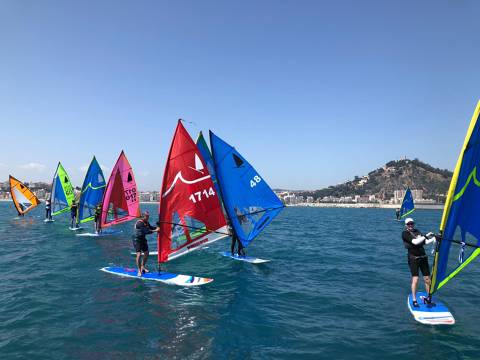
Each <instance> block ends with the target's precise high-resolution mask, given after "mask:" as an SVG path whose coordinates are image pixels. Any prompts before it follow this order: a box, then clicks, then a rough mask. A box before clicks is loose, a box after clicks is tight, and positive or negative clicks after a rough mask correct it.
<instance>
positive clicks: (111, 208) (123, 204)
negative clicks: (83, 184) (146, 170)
mask: <svg viewBox="0 0 480 360" xmlns="http://www.w3.org/2000/svg"><path fill="white" fill-rule="evenodd" d="M139 216H140V206H139V201H138V191H137V184H136V183H135V178H134V176H133V170H132V167H131V166H130V163H129V162H128V160H127V157H126V156H125V154H124V152H123V151H122V152H121V154H120V156H119V157H118V160H117V163H116V164H115V166H114V168H113V170H112V173H111V174H110V178H109V179H108V183H107V188H106V190H105V194H104V196H103V201H102V217H101V227H107V226H111V225H115V224H118V223H122V222H125V221H129V220H132V219H134V218H137V217H139Z"/></svg>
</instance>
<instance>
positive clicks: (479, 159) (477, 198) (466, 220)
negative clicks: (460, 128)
mask: <svg viewBox="0 0 480 360" xmlns="http://www.w3.org/2000/svg"><path fill="white" fill-rule="evenodd" d="M479 115H480V101H479V102H478V104H477V107H476V109H475V111H474V113H473V116H472V119H471V121H470V125H469V127H468V130H467V134H466V136H465V141H464V143H463V146H462V149H461V151H460V155H459V157H458V160H457V164H456V166H455V170H454V172H453V176H452V180H451V182H450V187H449V190H448V194H447V199H446V201H445V207H444V211H443V215H442V221H441V224H440V233H441V235H442V238H441V240H440V243H439V244H438V246H437V249H436V251H435V258H434V266H433V272H432V285H431V293H434V292H436V291H437V290H438V289H440V288H441V287H443V286H444V285H445V284H446V283H448V282H449V281H450V280H451V279H453V278H454V277H455V276H456V275H458V274H459V273H460V272H461V271H462V270H463V269H464V268H465V267H466V266H467V265H468V264H470V263H471V262H472V261H473V260H474V259H475V258H476V257H477V256H478V255H479V254H480V250H479V249H478V248H477V249H475V250H474V251H472V252H471V253H470V254H469V255H468V256H467V257H466V258H464V259H463V256H462V257H461V260H462V259H463V261H462V262H461V263H460V264H454V263H453V261H454V260H453V259H454V258H455V257H454V256H453V254H450V253H451V250H452V244H456V243H458V242H460V244H461V245H467V244H468V245H476V246H480V222H479V221H478V215H479V213H480V182H479V181H478V180H477V178H476V176H477V175H476V173H477V166H479V165H480V146H479V141H480V123H479V121H478V118H479ZM458 233H460V237H461V240H460V241H458V240H454V239H455V237H456V234H458ZM472 237H473V238H474V239H475V241H474V242H473V243H472V241H468V240H470V239H471V238H472ZM475 242H476V244H474V243H475ZM468 245H467V246H468ZM462 250H463V249H462Z"/></svg>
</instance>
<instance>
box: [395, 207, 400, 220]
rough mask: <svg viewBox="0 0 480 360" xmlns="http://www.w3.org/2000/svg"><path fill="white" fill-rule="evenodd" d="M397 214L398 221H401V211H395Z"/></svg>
mask: <svg viewBox="0 0 480 360" xmlns="http://www.w3.org/2000/svg"><path fill="white" fill-rule="evenodd" d="M395 214H396V215H397V220H400V209H399V208H397V210H395Z"/></svg>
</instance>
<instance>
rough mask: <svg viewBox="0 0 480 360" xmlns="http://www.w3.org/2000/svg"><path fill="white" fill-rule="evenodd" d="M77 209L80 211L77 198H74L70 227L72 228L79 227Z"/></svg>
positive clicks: (71, 207)
mask: <svg viewBox="0 0 480 360" xmlns="http://www.w3.org/2000/svg"><path fill="white" fill-rule="evenodd" d="M77 211H78V205H77V202H76V201H75V200H73V201H72V205H71V206H70V216H71V217H72V221H71V223H70V227H71V228H72V229H75V228H78V221H77Z"/></svg>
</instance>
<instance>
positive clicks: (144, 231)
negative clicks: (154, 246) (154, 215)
mask: <svg viewBox="0 0 480 360" xmlns="http://www.w3.org/2000/svg"><path fill="white" fill-rule="evenodd" d="M149 218H150V214H149V212H148V211H145V212H144V213H143V214H142V218H141V219H140V220H138V221H137V222H136V223H135V226H134V227H133V231H134V235H133V247H134V248H135V252H136V253H137V268H138V273H137V275H138V276H142V274H145V273H147V272H149V271H148V270H147V268H146V267H145V264H146V263H147V260H148V242H147V238H146V235H148V234H152V233H154V232H158V230H159V228H158V227H154V226H152V225H150V223H149V222H148V219H149ZM142 253H143V259H142Z"/></svg>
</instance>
